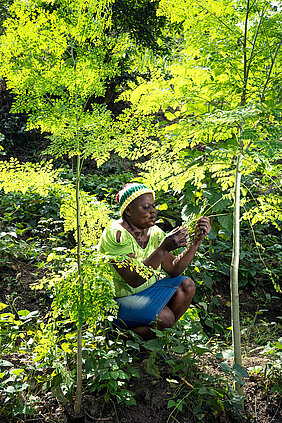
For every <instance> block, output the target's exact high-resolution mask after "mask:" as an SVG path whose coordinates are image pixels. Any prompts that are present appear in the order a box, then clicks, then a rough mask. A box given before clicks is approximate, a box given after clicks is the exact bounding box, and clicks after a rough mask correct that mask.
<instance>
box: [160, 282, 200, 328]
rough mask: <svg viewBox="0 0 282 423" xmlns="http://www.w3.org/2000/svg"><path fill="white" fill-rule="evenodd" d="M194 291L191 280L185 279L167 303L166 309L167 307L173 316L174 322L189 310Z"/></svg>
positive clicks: (194, 287)
mask: <svg viewBox="0 0 282 423" xmlns="http://www.w3.org/2000/svg"><path fill="white" fill-rule="evenodd" d="M195 291H196V286H195V284H194V282H193V281H192V279H190V278H186V279H184V281H183V282H182V284H181V285H180V287H179V288H178V289H177V290H176V291H175V293H174V295H173V296H172V298H171V299H170V300H169V302H168V303H167V307H169V308H170V310H171V311H172V312H173V314H174V317H175V322H177V320H178V319H180V317H181V316H182V315H183V314H184V313H185V311H186V310H187V309H188V308H189V306H190V304H191V301H192V299H193V297H194V295H195Z"/></svg>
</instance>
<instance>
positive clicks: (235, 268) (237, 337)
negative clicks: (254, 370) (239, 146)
mask: <svg viewBox="0 0 282 423" xmlns="http://www.w3.org/2000/svg"><path fill="white" fill-rule="evenodd" d="M242 160H243V155H242V154H241V153H240V154H239V156H238V157H237V165H236V175H235V193H234V211H233V249H232V260H231V266H230V292H231V320H232V342H233V351H234V362H235V363H236V364H240V365H242V357H241V331H240V311H239V304H240V303H239V289H238V285H239V281H238V279H239V278H238V273H239V256H240V184H241V166H242ZM235 388H236V390H237V392H239V393H242V388H241V387H240V385H239V384H238V383H236V384H235Z"/></svg>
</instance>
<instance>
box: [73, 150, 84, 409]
mask: <svg viewBox="0 0 282 423" xmlns="http://www.w3.org/2000/svg"><path fill="white" fill-rule="evenodd" d="M80 167H81V163H80V155H78V156H77V169H76V223H77V229H76V231H77V273H78V281H77V283H78V284H79V287H80V299H79V300H80V305H79V322H78V331H77V361H76V362H77V370H76V372H77V373H76V397H75V405H74V411H75V413H76V414H79V413H80V409H81V392H82V318H81V317H82V316H81V312H82V310H81V307H82V306H83V280H82V277H81V227H80V203H79V189H80V186H79V182H80Z"/></svg>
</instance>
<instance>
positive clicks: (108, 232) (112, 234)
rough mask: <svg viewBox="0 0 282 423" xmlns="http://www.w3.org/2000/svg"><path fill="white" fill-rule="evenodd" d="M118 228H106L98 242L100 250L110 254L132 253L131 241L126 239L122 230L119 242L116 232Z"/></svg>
mask: <svg viewBox="0 0 282 423" xmlns="http://www.w3.org/2000/svg"><path fill="white" fill-rule="evenodd" d="M117 232H118V229H116V228H112V227H107V228H106V229H104V231H103V234H102V237H101V239H100V242H99V244H98V251H100V252H101V253H103V254H109V255H110V256H123V255H128V254H131V253H132V245H131V242H130V241H129V240H128V239H126V238H127V237H126V234H125V232H124V231H120V232H121V235H120V240H119V242H117V240H116V234H117Z"/></svg>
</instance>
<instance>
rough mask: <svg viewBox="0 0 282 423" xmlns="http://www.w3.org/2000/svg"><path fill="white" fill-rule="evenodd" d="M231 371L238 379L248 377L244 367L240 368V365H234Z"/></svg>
mask: <svg viewBox="0 0 282 423" xmlns="http://www.w3.org/2000/svg"><path fill="white" fill-rule="evenodd" d="M233 371H234V373H236V374H237V375H238V376H240V377H243V378H246V377H249V373H248V372H247V370H246V369H244V367H243V366H241V365H240V364H237V363H234V365H233Z"/></svg>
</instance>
